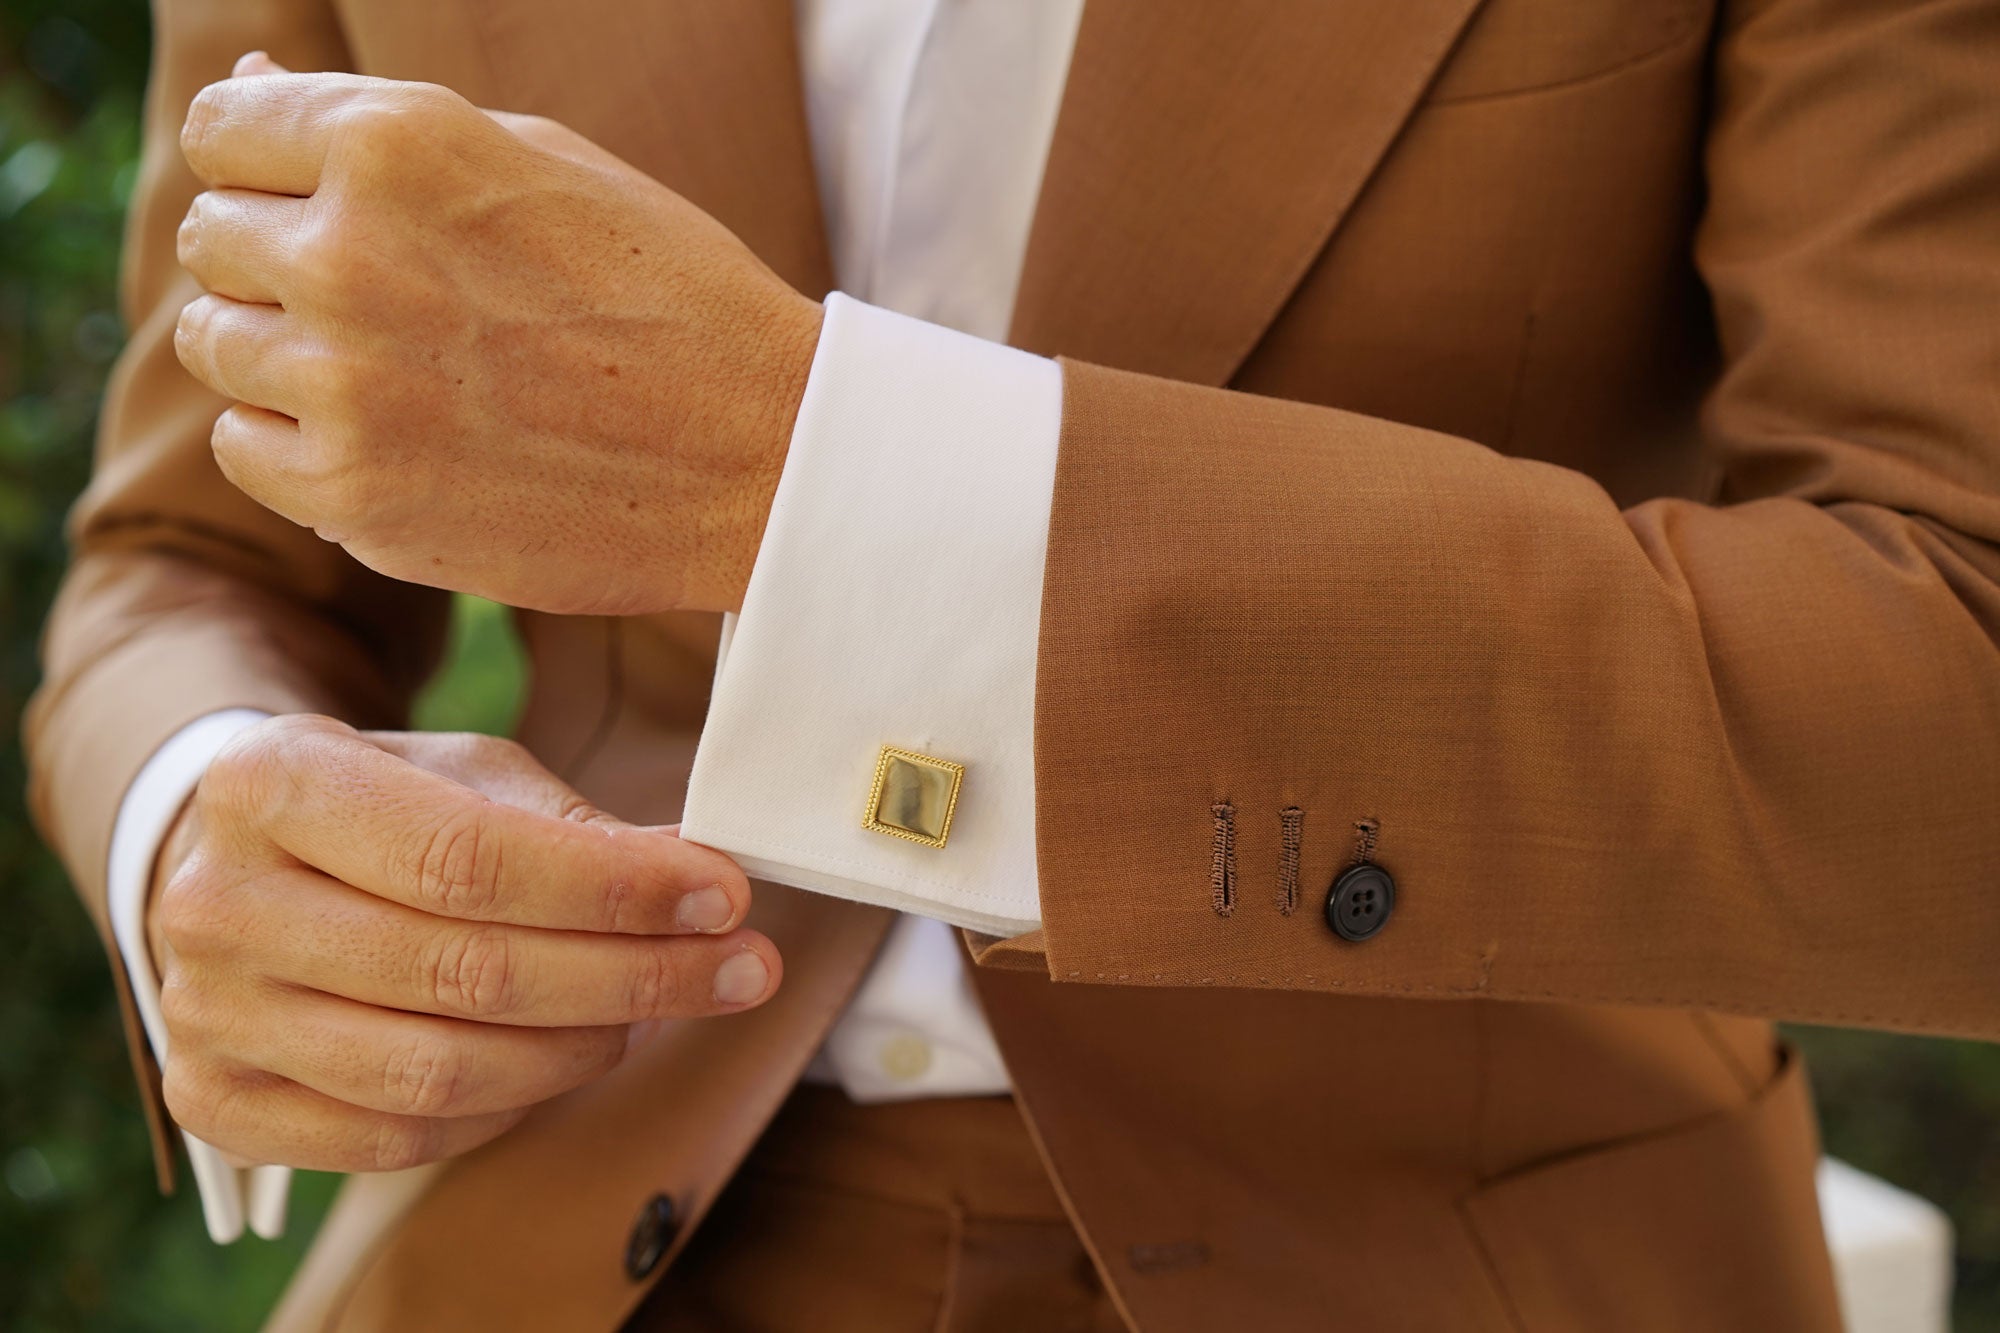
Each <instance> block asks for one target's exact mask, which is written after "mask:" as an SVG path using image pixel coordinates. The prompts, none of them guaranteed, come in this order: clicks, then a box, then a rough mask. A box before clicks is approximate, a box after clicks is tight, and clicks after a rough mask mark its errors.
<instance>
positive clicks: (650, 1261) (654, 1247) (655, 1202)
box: [625, 1194, 679, 1282]
mask: <svg viewBox="0 0 2000 1333" xmlns="http://www.w3.org/2000/svg"><path fill="white" fill-rule="evenodd" d="M677 1230H679V1218H678V1216H677V1215H676V1214H675V1212H674V1201H673V1200H672V1199H669V1198H668V1197H667V1196H666V1195H664V1194H655V1195H654V1196H653V1197H652V1198H650V1199H648V1200H646V1204H645V1207H643V1208H641V1209H640V1210H639V1216H638V1219H637V1220H636V1221H634V1222H633V1223H632V1234H631V1235H630V1236H628V1237H626V1239H625V1276H626V1277H629V1278H631V1279H632V1280H633V1281H634V1282H644V1281H645V1280H646V1279H647V1278H649V1277H651V1276H652V1275H653V1270H654V1269H656V1268H658V1267H659V1266H660V1260H662V1259H664V1258H666V1257H667V1249H668V1247H669V1246H671V1245H672V1244H673V1243H674V1232H675V1231H677Z"/></svg>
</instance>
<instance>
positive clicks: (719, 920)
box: [677, 884, 736, 930]
mask: <svg viewBox="0 0 2000 1333" xmlns="http://www.w3.org/2000/svg"><path fill="white" fill-rule="evenodd" d="M677 915H678V916H679V918H680V923H681V924H682V925H683V926H686V927H687V928H688V929H689V930H721V929H722V928H723V927H724V926H726V925H728V924H729V922H730V919H731V918H732V917H734V916H735V915H736V904H735V903H732V902H730V901H729V895H728V894H726V893H724V892H723V891H722V889H721V887H720V886H719V885H715V884H711V885H709V886H708V887H707V888H705V889H698V890H696V891H695V892H693V893H690V894H689V895H688V896H687V897H685V898H683V899H681V905H680V908H679V911H678V913H677Z"/></svg>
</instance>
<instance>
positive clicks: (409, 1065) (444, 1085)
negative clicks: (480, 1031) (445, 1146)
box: [383, 1035, 467, 1116]
mask: <svg viewBox="0 0 2000 1333" xmlns="http://www.w3.org/2000/svg"><path fill="white" fill-rule="evenodd" d="M466 1074H467V1069H466V1063H465V1056H464V1053H463V1048H462V1047H460V1046H457V1045H456V1044H454V1043H452V1042H451V1041H449V1040H446V1039H443V1038H439V1037H436V1036H431V1035H425V1036H421V1037H418V1038H416V1039H414V1040H412V1041H410V1042H408V1043H406V1044H404V1045H403V1046H401V1047H399V1048H398V1049H396V1050H395V1051H393V1052H392V1053H391V1054H390V1056H389V1060H388V1062H387V1064H386V1066H385V1067H384V1070H383V1092H384V1093H385V1094H386V1095H387V1096H388V1098H389V1099H390V1103H391V1104H392V1105H393V1106H395V1107H396V1108H398V1109H399V1110H401V1111H403V1112H405V1113H407V1114H409V1115H417V1116H441V1115H448V1114H450V1113H451V1112H452V1111H453V1110H454V1109H456V1108H457V1107H458V1105H459V1103H460V1102H461V1101H462V1100H463V1098H464V1092H465V1084H466Z"/></svg>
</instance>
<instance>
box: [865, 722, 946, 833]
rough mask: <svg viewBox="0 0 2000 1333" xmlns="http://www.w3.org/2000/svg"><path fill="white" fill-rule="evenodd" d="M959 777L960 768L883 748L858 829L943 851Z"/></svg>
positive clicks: (940, 761)
mask: <svg viewBox="0 0 2000 1333" xmlns="http://www.w3.org/2000/svg"><path fill="white" fill-rule="evenodd" d="M964 778H965V765H964V764H954V763H952V762H951V761H950V760H949V759H933V758H931V757H930V756H929V755H927V754H918V753H917V752H916V751H915V750H899V749H897V748H896V747H895V746H893V745H885V746H883V747H882V755H881V757H880V758H879V759H877V760H876V761H875V786H874V788H873V790H871V791H870V792H869V793H868V813H867V814H866V815H864V816H863V817H862V820H861V827H863V828H865V829H867V830H868V831H869V832H871V833H886V834H888V835H889V836H890V837H892V838H905V839H907V840H909V841H910V842H920V843H922V844H923V845H924V846H926V847H942V846H944V840H945V839H946V838H947V837H949V836H950V834H951V812H952V811H953V810H955V809H957V808H958V784H959V783H960V782H961V781H963V780H964Z"/></svg>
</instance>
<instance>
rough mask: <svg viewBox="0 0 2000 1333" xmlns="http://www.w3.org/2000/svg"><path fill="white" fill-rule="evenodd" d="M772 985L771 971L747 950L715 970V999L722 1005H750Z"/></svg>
mask: <svg viewBox="0 0 2000 1333" xmlns="http://www.w3.org/2000/svg"><path fill="white" fill-rule="evenodd" d="M770 984H771V969H770V968H768V967H766V966H764V960H763V959H761V958H759V957H758V956H757V955H756V954H754V953H751V952H750V951H748V950H747V949H746V950H745V951H744V952H742V953H739V954H737V955H736V956H735V957H734V958H731V959H730V960H729V961H727V962H725V963H724V964H723V965H722V966H721V967H718V968H716V969H715V998H716V1000H717V1002H718V1003H721V1004H748V1003H750V1001H752V1000H754V999H756V998H757V997H758V996H760V995H762V994H763V993H764V987H766V986H768V985H770Z"/></svg>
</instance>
